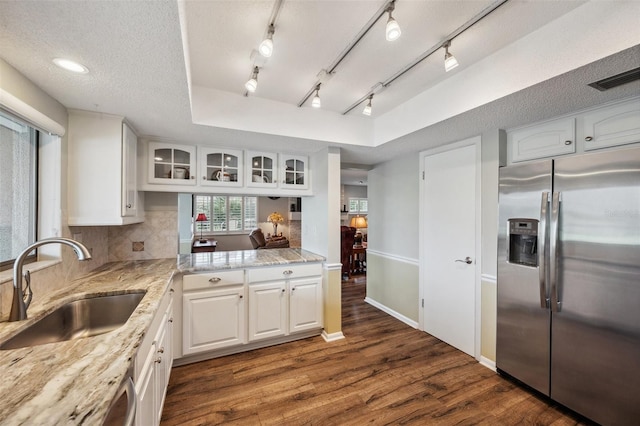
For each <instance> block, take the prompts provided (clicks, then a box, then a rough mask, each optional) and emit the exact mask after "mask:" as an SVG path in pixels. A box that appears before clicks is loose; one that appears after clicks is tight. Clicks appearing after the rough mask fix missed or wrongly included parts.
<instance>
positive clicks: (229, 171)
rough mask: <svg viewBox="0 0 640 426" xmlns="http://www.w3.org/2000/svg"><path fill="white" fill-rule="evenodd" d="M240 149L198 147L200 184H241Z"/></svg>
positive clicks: (235, 185) (234, 185) (232, 185)
mask: <svg viewBox="0 0 640 426" xmlns="http://www.w3.org/2000/svg"><path fill="white" fill-rule="evenodd" d="M242 166H243V165H242V151H234V150H229V149H220V148H201V149H200V171H201V173H202V176H201V177H200V185H209V186H231V187H238V186H242Z"/></svg>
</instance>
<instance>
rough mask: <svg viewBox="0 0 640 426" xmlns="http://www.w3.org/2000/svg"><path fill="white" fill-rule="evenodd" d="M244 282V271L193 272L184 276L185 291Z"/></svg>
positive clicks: (183, 286)
mask: <svg viewBox="0 0 640 426" xmlns="http://www.w3.org/2000/svg"><path fill="white" fill-rule="evenodd" d="M236 284H244V271H243V270H242V269H240V270H236V271H220V272H208V273H206V274H192V275H185V276H184V277H182V289H183V291H191V290H203V289H207V288H216V287H224V286H228V285H236Z"/></svg>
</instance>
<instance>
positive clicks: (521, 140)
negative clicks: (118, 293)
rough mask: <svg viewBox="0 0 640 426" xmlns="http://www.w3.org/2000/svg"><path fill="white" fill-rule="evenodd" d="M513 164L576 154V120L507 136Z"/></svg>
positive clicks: (540, 126) (572, 119) (511, 133)
mask: <svg viewBox="0 0 640 426" xmlns="http://www.w3.org/2000/svg"><path fill="white" fill-rule="evenodd" d="M507 144H508V147H509V148H508V149H509V150H510V151H511V155H510V158H511V162H512V163H517V162H519V161H526V160H533V159H536V158H544V157H554V156H556V155H563V154H571V153H574V152H576V144H575V119H574V118H563V119H560V120H554V121H549V122H547V123H543V124H539V125H535V126H531V127H526V128H523V129H517V130H513V131H511V132H509V133H508V134H507Z"/></svg>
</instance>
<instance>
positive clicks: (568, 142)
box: [564, 141, 573, 145]
mask: <svg viewBox="0 0 640 426" xmlns="http://www.w3.org/2000/svg"><path fill="white" fill-rule="evenodd" d="M572 143H573V142H572V141H564V144H565V145H571V144H572Z"/></svg>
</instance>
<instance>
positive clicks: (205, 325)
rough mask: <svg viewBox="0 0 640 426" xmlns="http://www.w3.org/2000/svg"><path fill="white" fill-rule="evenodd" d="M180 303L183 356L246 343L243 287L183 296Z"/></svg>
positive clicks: (186, 279) (196, 292)
mask: <svg viewBox="0 0 640 426" xmlns="http://www.w3.org/2000/svg"><path fill="white" fill-rule="evenodd" d="M188 278H189V276H185V277H184V279H183V283H186V282H187V281H188ZM182 300H183V303H182V313H183V326H182V353H183V355H189V354H195V353H198V352H204V351H211V350H214V349H220V348H225V347H227V346H233V345H240V344H243V343H246V322H245V297H244V285H242V286H233V287H229V288H221V289H213V290H205V291H195V292H188V293H187V292H185V293H183V295H182Z"/></svg>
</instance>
